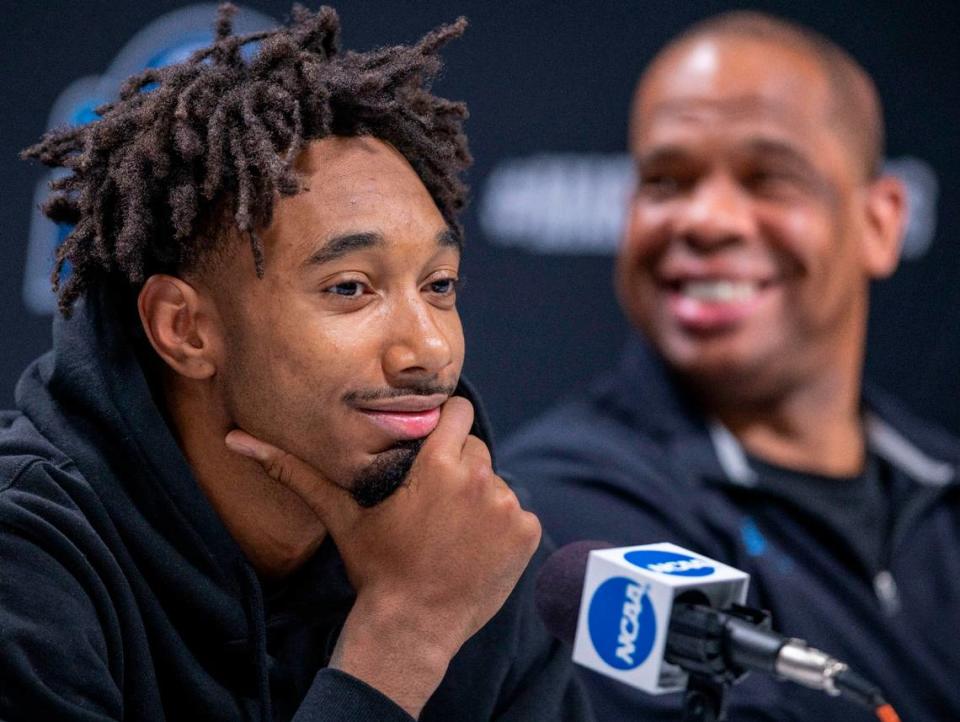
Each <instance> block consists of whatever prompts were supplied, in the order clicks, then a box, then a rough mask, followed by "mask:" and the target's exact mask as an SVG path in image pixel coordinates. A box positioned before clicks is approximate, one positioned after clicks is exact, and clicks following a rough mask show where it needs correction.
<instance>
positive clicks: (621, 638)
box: [587, 577, 657, 669]
mask: <svg viewBox="0 0 960 722" xmlns="http://www.w3.org/2000/svg"><path fill="white" fill-rule="evenodd" d="M587 625H588V628H589V630H590V640H591V641H592V642H593V647H594V649H596V650H597V654H599V655H600V657H601V658H602V659H603V661H604V662H606V663H607V664H609V665H610V666H611V667H613V668H614V669H634V668H635V667H639V666H640V665H641V664H643V662H644V661H645V660H646V658H647V657H649V656H650V651H651V650H652V649H653V641H654V639H656V636H657V619H656V616H655V615H654V612H653V604H652V603H651V601H650V597H649V596H648V595H647V590H646V588H644V587H641V586H640V585H639V584H637V583H636V582H635V581H633V580H632V579H628V578H627V577H613V578H612V579H608V580H607V581H605V582H604V583H603V584H601V585H600V586H599V587H597V591H595V592H594V593H593V597H592V598H591V599H590V611H589V613H588V619H587Z"/></svg>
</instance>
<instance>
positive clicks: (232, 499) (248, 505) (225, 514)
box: [164, 379, 326, 578]
mask: <svg viewBox="0 0 960 722" xmlns="http://www.w3.org/2000/svg"><path fill="white" fill-rule="evenodd" d="M164 389H165V390H164V396H165V401H166V406H167V413H168V417H169V419H170V421H171V422H172V423H173V425H174V429H173V430H174V433H175V434H176V437H177V440H178V442H179V444H180V448H181V449H182V451H183V453H184V456H186V458H187V462H188V463H189V464H190V467H191V468H192V469H193V473H194V476H195V477H196V479H197V482H198V484H199V486H200V488H201V489H202V491H203V492H204V494H205V495H206V497H207V499H208V500H209V501H210V503H211V505H212V506H213V508H214V509H215V510H216V512H217V514H218V515H219V516H220V518H221V520H223V523H224V526H226V528H227V530H228V531H229V532H230V534H231V536H233V538H234V539H235V540H236V542H237V544H238V545H239V546H240V548H241V549H242V550H243V552H244V554H245V555H246V557H247V559H249V560H250V563H251V564H252V565H253V566H254V568H255V569H256V570H257V572H258V573H259V574H260V575H261V576H263V577H270V578H279V577H283V576H286V575H287V574H289V573H291V572H293V571H294V570H295V569H297V568H298V567H299V566H300V565H302V564H303V563H304V562H306V561H307V560H308V559H309V558H310V556H312V554H313V553H314V551H316V549H317V547H319V546H320V543H321V542H322V541H323V539H324V538H325V536H326V529H325V528H324V527H323V525H322V524H321V523H320V521H319V520H318V519H317V517H316V515H315V514H314V513H313V512H312V511H310V509H309V508H308V507H307V505H306V504H305V503H304V502H303V500H302V499H300V497H299V496H297V495H296V494H294V493H293V492H292V491H290V490H289V489H287V488H286V487H284V486H282V485H280V484H279V483H277V482H276V481H274V480H273V479H271V478H270V477H269V476H267V475H266V474H265V473H264V472H263V471H262V469H261V468H260V466H259V465H258V464H256V463H255V462H253V461H251V460H249V459H244V458H242V457H240V456H238V455H236V454H234V453H233V452H231V451H230V450H229V449H227V447H226V445H225V444H224V437H225V436H226V434H227V432H228V431H230V430H231V428H232V426H231V424H230V420H229V418H228V417H227V415H226V413H225V412H221V409H222V406H221V405H220V404H219V403H217V401H216V399H214V398H212V397H211V392H210V388H209V386H206V385H203V384H184V383H180V382H178V380H176V379H167V382H166V383H165V384H164Z"/></svg>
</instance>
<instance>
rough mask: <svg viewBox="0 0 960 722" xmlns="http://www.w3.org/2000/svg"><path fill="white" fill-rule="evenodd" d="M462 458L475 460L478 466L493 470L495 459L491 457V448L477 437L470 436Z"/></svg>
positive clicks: (464, 446)
mask: <svg viewBox="0 0 960 722" xmlns="http://www.w3.org/2000/svg"><path fill="white" fill-rule="evenodd" d="M461 456H462V458H464V459H467V458H470V459H474V460H475V461H476V462H477V463H478V464H481V465H483V466H486V467H488V468H490V469H493V458H492V457H491V456H490V448H489V447H488V446H487V445H486V444H485V443H484V442H483V440H482V439H480V438H479V437H477V436H474V435H473V434H470V435H469V436H467V439H466V441H465V442H464V443H463V452H462V454H461Z"/></svg>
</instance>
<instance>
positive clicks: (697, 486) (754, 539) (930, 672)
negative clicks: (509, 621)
mask: <svg viewBox="0 0 960 722" xmlns="http://www.w3.org/2000/svg"><path fill="white" fill-rule="evenodd" d="M864 408H865V419H866V426H867V435H868V443H869V447H870V449H871V450H872V452H873V453H874V454H876V455H878V456H879V457H881V458H883V459H884V460H886V461H887V462H888V465H889V466H890V467H891V468H892V469H893V473H895V474H896V475H897V477H898V478H897V481H898V482H899V483H900V484H901V488H904V489H906V490H907V491H906V493H905V494H903V495H902V497H901V498H900V499H899V500H898V503H897V506H896V508H895V509H894V510H893V513H894V519H895V521H894V524H893V531H892V534H891V536H890V538H889V540H888V544H887V548H886V550H885V552H884V555H883V556H884V560H883V563H882V564H881V565H880V566H879V567H878V568H873V569H867V568H864V565H863V563H862V562H861V561H860V560H859V557H857V556H856V555H855V554H852V553H850V550H849V549H847V548H846V547H845V545H844V544H843V542H842V540H840V539H838V538H836V535H835V534H830V533H829V531H828V530H827V529H825V528H824V526H823V525H822V524H818V523H817V520H816V519H814V518H811V517H810V516H809V515H807V514H804V513H803V510H801V509H799V508H797V507H795V506H792V505H791V504H789V503H787V502H786V501H785V500H783V499H780V498H778V497H775V496H771V495H768V494H766V493H765V492H764V491H763V490H762V489H761V488H757V487H756V486H755V483H754V482H755V479H754V476H753V472H752V470H751V468H750V466H749V463H748V459H747V457H746V456H745V454H744V452H743V450H742V448H741V447H740V446H739V444H738V443H737V441H736V440H735V439H734V437H733V436H732V435H731V434H730V433H729V432H727V431H725V430H724V429H723V428H722V427H720V426H718V425H711V424H710V423H708V422H707V421H706V420H705V419H704V418H703V417H702V416H701V415H700V414H699V413H698V412H697V411H696V409H695V407H694V406H693V405H692V404H691V403H689V401H688V400H686V399H684V397H683V395H682V393H681V392H680V390H679V388H678V387H677V385H676V384H675V383H674V382H673V381H672V380H671V379H670V377H669V375H668V373H667V372H666V370H665V369H664V367H663V365H662V362H660V360H659V359H658V358H657V357H656V356H655V355H654V354H653V353H652V351H650V350H649V348H648V347H647V346H646V345H645V344H644V343H643V342H642V341H641V340H639V339H635V340H633V341H632V342H631V343H630V344H629V346H628V349H627V351H626V353H625V355H624V357H623V359H622V362H621V364H620V367H619V368H618V369H617V370H616V371H615V372H612V373H610V374H608V375H607V376H605V377H604V378H602V379H601V380H599V382H598V383H597V384H596V385H595V386H594V387H593V388H592V390H591V391H590V393H589V395H588V396H587V397H586V398H584V399H582V400H579V401H573V402H571V403H567V404H565V405H562V406H560V407H559V408H557V409H555V410H553V411H551V412H549V413H547V414H546V415H545V416H544V417H542V418H541V419H539V420H537V421H535V422H534V423H533V424H532V425H530V426H529V427H527V428H526V429H524V430H522V431H521V432H520V433H519V434H518V435H517V436H515V437H514V438H513V439H510V440H508V441H507V443H506V444H504V445H503V448H502V455H501V461H502V466H503V468H504V469H505V470H506V471H507V473H510V474H513V476H514V478H516V479H518V480H522V483H523V484H524V485H525V486H527V487H529V492H530V495H531V496H530V497H529V503H530V504H532V507H533V509H534V510H535V511H536V512H537V514H539V516H540V519H541V521H542V522H543V525H544V529H545V530H546V532H547V533H549V534H550V535H551V536H552V538H553V540H554V541H555V542H556V543H557V544H558V545H563V544H566V543H569V542H572V541H577V540H583V539H600V540H607V541H610V542H612V543H614V544H615V545H617V546H627V545H633V544H646V543H652V542H662V541H671V542H674V543H676V544H679V545H680V546H683V547H686V548H689V549H691V550H694V551H698V552H701V553H703V554H705V555H708V556H710V557H713V558H716V559H718V560H720V561H723V562H726V563H728V564H730V565H732V566H734V567H738V568H740V569H743V570H745V571H747V572H749V573H750V575H751V585H750V594H749V599H748V602H749V603H750V604H752V605H753V606H757V607H761V608H764V609H768V610H770V611H771V612H772V613H773V621H774V626H775V627H776V628H777V629H779V630H780V631H781V632H783V633H786V634H788V635H790V636H796V637H800V638H803V639H806V640H807V641H808V642H809V643H810V644H812V645H814V646H816V647H819V648H821V649H823V650H824V651H827V652H829V653H832V654H834V655H835V656H837V657H838V658H840V659H842V660H844V661H846V662H848V663H849V664H850V665H851V667H853V668H854V669H857V670H859V671H860V672H861V673H862V674H863V675H865V676H866V677H868V678H869V679H871V680H872V681H874V682H875V683H877V684H878V685H880V687H881V688H882V689H883V690H884V692H885V693H886V694H887V697H888V698H889V700H890V702H891V703H892V704H893V705H894V707H895V708H896V709H897V711H898V712H899V713H900V715H901V717H902V718H903V720H904V722H920V721H921V720H960V485H958V483H957V465H958V462H960V443H958V441H957V440H956V439H954V438H952V437H951V436H949V435H947V434H946V433H945V432H943V431H941V430H939V429H937V428H934V427H933V426H931V425H930V424H927V423H925V422H923V421H920V420H918V419H916V418H915V417H914V416H913V415H912V414H910V413H909V412H908V411H907V410H906V409H904V408H902V407H901V406H900V405H899V404H898V403H896V402H895V401H893V400H891V399H890V398H888V397H886V396H884V395H881V394H879V393H876V392H870V391H867V392H865V393H864ZM583 676H584V678H585V679H586V680H587V681H588V687H589V688H590V691H591V693H592V694H591V696H592V699H593V702H594V710H595V713H596V715H597V717H598V719H602V720H627V719H638V720H639V719H679V717H678V711H677V710H679V709H680V704H681V702H680V699H679V695H676V694H674V695H667V696H665V697H660V698H652V697H647V696H644V695H642V694H640V693H639V692H635V691H633V690H630V689H628V688H626V687H625V686H623V685H620V684H618V683H616V682H612V681H608V680H605V679H604V678H602V677H600V676H599V675H596V674H594V673H592V672H589V671H586V670H585V671H584V672H583ZM730 702H731V716H730V718H731V719H732V720H798V722H799V721H800V720H804V721H809V720H833V719H842V720H844V721H845V722H860V721H861V720H862V721H863V722H866V721H867V720H871V719H874V718H873V717H872V715H870V714H869V713H867V712H865V711H861V710H860V709H859V708H857V707H855V706H853V705H852V704H850V703H848V702H847V701H845V700H842V699H833V698H829V697H827V696H826V695H824V694H823V693H820V692H816V691H813V690H808V689H805V688H801V687H798V686H796V685H788V684H785V683H780V682H777V681H775V680H773V679H769V678H763V677H762V676H760V675H757V674H753V675H751V676H750V677H748V678H747V679H746V680H745V681H744V682H743V683H742V684H741V685H739V686H737V687H735V688H734V689H733V690H732V693H731V695H730ZM643 711H646V713H647V714H646V715H644V714H643V713H642V712H643Z"/></svg>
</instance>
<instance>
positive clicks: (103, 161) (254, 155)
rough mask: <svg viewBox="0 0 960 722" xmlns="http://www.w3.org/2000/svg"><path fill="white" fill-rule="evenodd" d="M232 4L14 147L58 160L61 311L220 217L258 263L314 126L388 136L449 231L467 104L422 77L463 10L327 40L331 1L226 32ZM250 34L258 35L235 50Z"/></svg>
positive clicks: (209, 245)
mask: <svg viewBox="0 0 960 722" xmlns="http://www.w3.org/2000/svg"><path fill="white" fill-rule="evenodd" d="M235 12H236V8H235V7H234V6H232V5H230V4H229V3H226V4H222V5H221V6H220V10H219V14H218V18H217V23H216V38H215V41H214V43H213V44H212V45H211V46H210V47H208V48H204V49H202V50H199V51H197V52H195V53H194V54H193V55H192V56H191V57H190V58H189V60H187V61H186V62H183V63H180V64H177V65H171V66H167V67H164V68H159V69H149V70H146V71H144V72H142V73H140V74H138V75H135V76H133V77H131V78H130V79H128V80H127V81H126V82H125V83H124V84H123V86H122V88H121V89H120V94H119V98H118V99H117V100H116V101H115V102H112V103H108V104H106V105H104V106H102V107H100V108H98V109H97V114H98V115H99V116H100V117H99V118H98V119H97V120H95V121H93V122H91V123H88V124H86V125H83V126H80V127H74V128H71V127H67V128H59V129H55V130H52V131H50V132H48V133H47V134H46V135H44V137H43V138H42V139H41V141H40V142H39V143H37V144H36V145H34V146H32V147H30V148H27V149H26V150H24V151H23V153H22V154H21V155H22V157H24V158H36V159H39V160H40V161H41V162H43V163H44V164H46V165H48V166H52V167H60V168H65V169H68V170H69V171H70V173H69V174H68V175H66V176H64V177H62V178H59V179H57V180H54V181H53V182H52V183H51V189H52V191H53V193H52V194H51V196H50V198H49V199H48V200H47V202H46V203H45V204H44V212H45V213H46V215H47V216H48V217H50V218H51V219H52V220H53V221H55V222H57V223H67V224H71V225H73V229H72V231H71V232H70V233H69V235H68V236H67V237H66V239H65V240H64V242H63V244H62V245H61V246H60V247H59V249H58V250H57V254H56V267H55V269H54V271H53V274H52V278H51V280H52V282H53V287H54V291H55V292H56V293H57V294H58V297H59V306H60V310H61V312H62V313H64V314H69V312H70V309H71V307H72V305H73V303H74V302H75V301H76V300H77V299H78V298H79V297H81V296H82V295H84V294H85V293H86V292H87V290H88V289H91V288H93V287H96V286H98V285H101V284H107V283H114V282H118V281H119V282H120V284H121V285H124V284H125V285H126V287H127V288H135V287H137V286H139V285H141V284H142V283H143V282H144V280H145V279H146V278H147V277H148V276H150V275H152V274H154V273H160V272H166V273H172V272H177V271H183V270H185V269H190V268H191V267H193V266H194V265H195V264H197V263H199V262H200V261H201V260H202V259H203V258H205V257H206V254H207V252H208V251H210V250H213V249H216V248H217V247H218V245H219V244H220V242H221V240H222V238H223V237H224V236H225V235H226V234H225V233H224V232H223V231H224V229H223V226H222V224H223V223H224V222H227V223H229V222H230V220H229V219H230V217H231V216H232V219H233V223H234V225H235V227H236V229H237V230H238V231H239V232H240V233H241V234H246V235H247V236H248V237H249V239H250V244H251V250H252V253H253V255H254V259H255V262H256V268H257V274H258V275H262V274H263V246H262V244H261V241H260V239H259V237H258V235H257V230H258V229H262V228H265V227H266V226H268V225H269V223H270V220H271V218H272V214H273V204H274V200H275V197H276V196H277V194H281V195H293V194H296V193H297V192H299V191H300V189H301V181H300V178H299V177H298V176H297V174H296V171H295V170H294V161H295V160H296V156H297V155H298V153H299V152H300V151H301V149H302V148H303V147H304V145H305V144H306V143H307V142H309V141H311V140H316V139H320V138H324V137H328V136H372V137H376V138H378V139H380V140H383V141H385V142H387V143H389V144H390V145H392V146H393V147H394V148H396V149H397V150H398V151H399V152H400V153H402V154H403V155H404V157H405V158H406V159H407V161H408V162H409V163H410V164H411V166H412V167H413V168H414V170H415V171H416V172H417V174H418V175H419V177H420V179H421V180H422V181H423V183H424V185H425V186H426V188H427V190H428V191H429V192H430V194H431V196H432V197H433V200H434V202H435V203H436V204H437V207H438V209H439V210H440V212H441V214H442V215H443V217H444V219H445V220H446V222H447V223H448V224H449V226H450V228H451V229H452V230H453V232H454V233H455V234H456V235H457V237H458V238H460V237H461V235H462V232H461V227H460V225H459V222H458V215H459V212H460V211H461V210H462V209H463V207H464V205H465V203H466V195H467V189H466V186H465V185H464V183H463V181H462V179H461V174H462V172H463V171H464V170H465V169H466V168H467V167H468V166H469V165H470V163H471V158H470V153H469V150H468V148H467V139H466V136H465V135H464V132H463V122H464V120H465V119H466V117H467V111H466V107H465V105H464V104H463V103H458V102H452V101H449V100H446V99H444V98H440V97H437V96H435V95H433V94H432V93H431V92H430V83H431V82H432V80H433V79H434V78H435V77H436V75H437V73H438V72H439V70H440V66H441V64H440V59H439V57H438V50H439V49H440V47H442V46H443V45H445V44H446V43H447V42H448V41H449V40H450V39H452V38H455V37H458V36H460V35H461V34H462V33H463V31H464V29H465V27H466V20H465V19H464V18H460V19H458V20H457V21H456V22H454V23H452V24H450V25H446V26H442V27H439V28H437V29H435V30H433V31H432V32H430V33H428V34H427V35H426V36H424V37H423V39H422V40H420V42H418V43H416V44H415V45H400V46H394V47H386V48H380V49H377V50H373V51H369V52H350V51H347V52H341V51H340V49H339V31H340V22H339V18H338V17H337V13H336V12H335V11H334V10H333V9H332V8H329V7H322V8H320V9H319V10H318V11H317V12H315V13H312V12H310V11H308V10H306V9H304V8H303V7H300V6H294V8H293V11H292V19H291V22H290V24H289V25H287V26H284V27H280V28H277V29H274V30H269V31H263V32H256V33H251V34H248V35H239V36H238V35H233V24H232V17H233V15H234V13H235ZM250 43H259V48H258V49H257V51H256V54H255V55H254V56H253V57H252V58H250V59H249V60H248V59H246V58H245V57H244V53H243V52H242V51H243V49H244V47H245V46H247V45H248V44H250ZM67 264H69V268H70V271H69V276H68V277H67V278H66V279H65V280H63V279H64V275H65V274H64V269H65V267H66V265H67Z"/></svg>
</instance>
